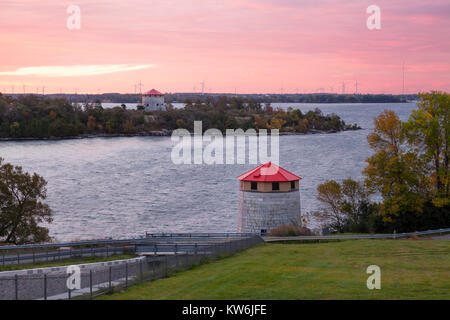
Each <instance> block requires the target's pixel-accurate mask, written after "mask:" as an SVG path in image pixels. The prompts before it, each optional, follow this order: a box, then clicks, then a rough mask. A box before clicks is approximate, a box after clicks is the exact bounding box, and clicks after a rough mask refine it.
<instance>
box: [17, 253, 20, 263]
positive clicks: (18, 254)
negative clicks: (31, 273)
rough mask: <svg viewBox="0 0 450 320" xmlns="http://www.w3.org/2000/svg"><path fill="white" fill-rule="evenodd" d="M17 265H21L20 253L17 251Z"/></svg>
mask: <svg viewBox="0 0 450 320" xmlns="http://www.w3.org/2000/svg"><path fill="white" fill-rule="evenodd" d="M17 264H20V253H19V251H17Z"/></svg>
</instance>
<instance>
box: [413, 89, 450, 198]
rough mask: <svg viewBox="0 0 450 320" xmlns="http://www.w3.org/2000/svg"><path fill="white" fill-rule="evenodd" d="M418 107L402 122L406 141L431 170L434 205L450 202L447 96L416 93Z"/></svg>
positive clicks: (449, 144)
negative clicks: (407, 140) (417, 95)
mask: <svg viewBox="0 0 450 320" xmlns="http://www.w3.org/2000/svg"><path fill="white" fill-rule="evenodd" d="M419 97H420V101H419V103H418V104H417V106H418V109H417V110H413V111H412V113H411V116H410V118H409V121H408V122H407V123H406V124H405V128H406V130H407V134H408V139H409V143H410V144H411V145H412V147H413V148H414V152H415V153H416V154H417V155H418V156H419V157H420V158H421V160H422V161H423V162H424V164H425V165H426V166H427V169H428V170H429V171H430V172H431V180H432V186H434V190H433V204H434V205H435V206H438V207H443V206H446V205H449V204H450V200H449V196H450V164H449V156H450V95H449V94H447V93H443V92H436V91H433V92H431V93H422V94H419Z"/></svg>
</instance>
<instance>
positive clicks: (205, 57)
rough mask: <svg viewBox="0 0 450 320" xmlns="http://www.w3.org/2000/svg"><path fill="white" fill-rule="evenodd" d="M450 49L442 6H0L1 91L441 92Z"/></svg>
mask: <svg viewBox="0 0 450 320" xmlns="http://www.w3.org/2000/svg"><path fill="white" fill-rule="evenodd" d="M72 4H75V5H78V6H79V7H80V8H81V29H80V30H69V29H68V28H67V27H66V21H67V18H68V17H69V14H67V13H66V10H67V7H68V6H69V5H72ZM372 4H375V5H378V6H379V7H380V8H381V30H368V29H367V27H366V20H367V18H368V17H369V14H367V13H366V8H367V7H368V6H369V5H372ZM449 39H450V1H449V0H446V1H442V0H433V1H423V0H420V1H418V0H398V1H392V0H391V1H386V0H382V1H379V0H370V1H367V0H356V1H355V0H346V1H344V0H339V1H338V0H304V1H303V0H127V1H123V0H121V1H118V0H95V1H94V0H78V1H77V0H74V2H68V1H67V2H66V1H63V0H40V1H36V0H0V48H1V49H0V91H3V92H6V93H10V92H11V91H12V87H13V86H14V91H15V92H16V93H17V92H19V93H21V92H23V85H25V86H26V91H27V92H36V91H37V90H39V92H42V86H45V93H50V92H60V91H62V92H67V93H73V92H75V90H76V91H77V92H78V93H85V92H89V93H97V92H122V93H125V92H134V90H135V89H134V85H135V83H136V82H139V81H142V84H143V86H142V89H143V90H146V89H151V88H156V89H158V90H160V91H163V92H186V91H189V92H190V91H193V90H194V87H195V88H196V90H197V91H199V90H200V89H201V84H200V82H202V81H205V86H206V91H207V92H234V91H235V90H236V91H237V92H238V93H280V92H281V90H282V88H283V92H284V93H296V92H300V93H304V92H318V91H324V92H331V91H332V92H341V91H342V83H343V82H344V83H345V86H346V92H347V93H349V92H351V93H353V92H354V91H355V80H357V81H358V83H359V84H358V88H359V92H363V93H401V92H402V62H403V61H405V91H406V92H407V93H415V92H418V91H425V90H432V89H433V90H445V91H450V63H449V61H450V59H449V57H450V41H449ZM49 67H53V68H49ZM24 68H31V69H24ZM92 73H94V74H92ZM62 75H64V76H62Z"/></svg>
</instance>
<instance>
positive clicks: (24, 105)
mask: <svg viewBox="0 0 450 320" xmlns="http://www.w3.org/2000/svg"><path fill="white" fill-rule="evenodd" d="M195 120H202V121H203V130H207V129H209V128H217V129H220V130H222V131H223V132H224V131H225V130H226V129H238V128H241V129H244V130H247V129H249V128H256V129H279V130H280V132H291V133H308V132H317V131H325V132H330V131H342V130H355V129H358V128H359V127H358V126H357V125H356V124H354V125H347V124H346V123H345V122H344V121H343V120H341V119H340V118H339V116H337V115H335V114H331V115H323V114H322V112H321V111H320V110H319V109H317V108H316V109H315V110H314V111H308V112H306V113H302V112H301V111H300V110H293V109H288V110H287V111H284V110H278V109H275V110H274V109H273V108H272V107H271V106H270V104H265V105H264V106H263V105H262V104H261V103H259V102H256V101H253V100H246V99H242V98H235V97H233V98H228V97H221V98H217V99H214V98H212V97H210V98H208V99H207V101H205V102H202V101H200V100H195V101H191V100H187V101H186V107H185V108H182V109H175V108H173V106H172V105H171V104H169V105H168V107H167V111H153V112H146V111H144V110H142V108H138V109H137V110H127V109H126V107H125V106H123V107H115V108H103V107H102V106H101V104H100V103H93V104H91V103H85V104H77V103H71V102H70V101H68V100H67V99H65V98H49V97H42V96H34V95H29V96H22V97H18V98H17V99H14V98H11V97H9V96H2V95H1V94H0V138H50V137H78V136H80V135H83V134H91V135H95V134H129V135H135V134H144V133H151V132H154V131H165V132H170V131H172V130H175V129H177V128H185V129H188V130H190V131H192V130H193V125H194V121H195Z"/></svg>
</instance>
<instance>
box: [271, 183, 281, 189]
mask: <svg viewBox="0 0 450 320" xmlns="http://www.w3.org/2000/svg"><path fill="white" fill-rule="evenodd" d="M272 190H273V191H276V190H280V183H279V182H272Z"/></svg>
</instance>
